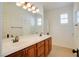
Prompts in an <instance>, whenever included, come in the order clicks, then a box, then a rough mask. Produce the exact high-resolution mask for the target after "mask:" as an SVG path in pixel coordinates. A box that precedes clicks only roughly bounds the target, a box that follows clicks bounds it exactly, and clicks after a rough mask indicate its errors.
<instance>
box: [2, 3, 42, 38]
mask: <svg viewBox="0 0 79 59" xmlns="http://www.w3.org/2000/svg"><path fill="white" fill-rule="evenodd" d="M3 11H4V12H3V38H7V36H9V37H11V36H22V35H30V34H36V33H41V32H42V24H43V21H42V16H41V15H40V14H33V13H31V12H29V11H27V10H24V9H22V8H20V7H17V6H16V3H13V2H10V3H9V2H6V3H3Z"/></svg>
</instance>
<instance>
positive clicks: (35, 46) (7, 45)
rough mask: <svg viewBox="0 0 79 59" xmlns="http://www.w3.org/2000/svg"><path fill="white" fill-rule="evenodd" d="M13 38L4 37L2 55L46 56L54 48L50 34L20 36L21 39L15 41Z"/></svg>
mask: <svg viewBox="0 0 79 59" xmlns="http://www.w3.org/2000/svg"><path fill="white" fill-rule="evenodd" d="M11 39H13V38H8V39H4V41H3V45H2V56H5V57H44V56H48V55H49V53H50V51H51V49H52V38H51V36H50V35H42V36H39V35H36V34H35V35H28V36H20V37H19V41H18V42H16V43H13V42H12V40H11Z"/></svg>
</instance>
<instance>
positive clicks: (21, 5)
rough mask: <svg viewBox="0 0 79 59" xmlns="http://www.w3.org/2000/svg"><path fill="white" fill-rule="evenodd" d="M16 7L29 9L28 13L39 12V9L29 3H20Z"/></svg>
mask: <svg viewBox="0 0 79 59" xmlns="http://www.w3.org/2000/svg"><path fill="white" fill-rule="evenodd" d="M16 5H17V6H19V7H22V8H23V9H25V10H26V9H27V10H28V11H31V12H32V13H37V12H39V9H38V8H37V7H36V6H34V5H33V4H31V3H29V2H18V3H16Z"/></svg>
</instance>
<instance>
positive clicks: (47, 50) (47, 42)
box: [45, 39, 49, 56]
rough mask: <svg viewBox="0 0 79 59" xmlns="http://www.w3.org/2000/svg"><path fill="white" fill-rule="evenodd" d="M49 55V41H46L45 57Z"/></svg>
mask: <svg viewBox="0 0 79 59" xmlns="http://www.w3.org/2000/svg"><path fill="white" fill-rule="evenodd" d="M48 54H49V40H48V39H47V40H45V56H47V55H48Z"/></svg>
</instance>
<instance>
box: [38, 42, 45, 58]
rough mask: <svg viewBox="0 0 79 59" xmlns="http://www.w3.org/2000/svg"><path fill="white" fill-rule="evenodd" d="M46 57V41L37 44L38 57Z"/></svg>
mask: <svg viewBox="0 0 79 59" xmlns="http://www.w3.org/2000/svg"><path fill="white" fill-rule="evenodd" d="M43 56H44V41H42V42H40V43H38V44H37V57H43Z"/></svg>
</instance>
